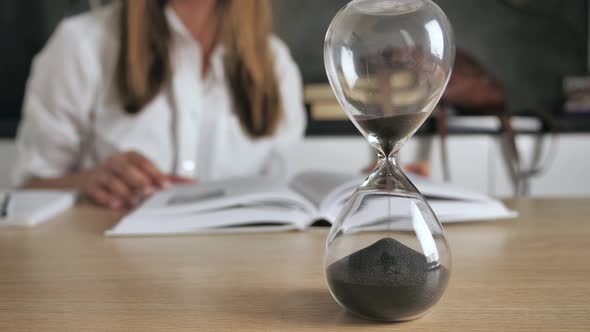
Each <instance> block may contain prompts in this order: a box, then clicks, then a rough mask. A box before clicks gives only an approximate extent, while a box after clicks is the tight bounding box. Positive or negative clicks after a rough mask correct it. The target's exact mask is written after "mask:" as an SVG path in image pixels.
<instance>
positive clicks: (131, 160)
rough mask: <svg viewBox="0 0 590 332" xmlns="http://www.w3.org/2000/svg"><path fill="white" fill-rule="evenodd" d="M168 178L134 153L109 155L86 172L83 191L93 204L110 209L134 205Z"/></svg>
mask: <svg viewBox="0 0 590 332" xmlns="http://www.w3.org/2000/svg"><path fill="white" fill-rule="evenodd" d="M170 182H171V180H169V179H168V177H167V176H165V175H164V174H162V172H160V170H159V169H158V168H157V167H156V166H155V165H154V164H153V163H152V162H151V161H149V160H148V159H147V158H145V157H143V156H142V155H141V154H139V153H137V152H126V153H120V154H117V155H114V156H111V157H110V158H109V159H107V160H106V161H104V162H103V163H102V164H101V165H100V166H98V167H97V168H95V169H94V170H93V171H91V172H90V176H89V181H88V182H87V184H86V185H85V188H84V189H83V191H84V193H85V194H86V195H87V196H88V197H89V198H90V199H91V200H92V201H94V202H95V203H96V204H98V205H101V206H104V207H108V208H110V209H113V210H123V209H129V208H133V207H136V206H137V205H139V204H140V203H141V202H143V201H144V200H145V199H146V198H148V197H150V196H151V195H153V194H154V193H155V191H156V190H157V189H162V188H164V187H166V184H168V185H170Z"/></svg>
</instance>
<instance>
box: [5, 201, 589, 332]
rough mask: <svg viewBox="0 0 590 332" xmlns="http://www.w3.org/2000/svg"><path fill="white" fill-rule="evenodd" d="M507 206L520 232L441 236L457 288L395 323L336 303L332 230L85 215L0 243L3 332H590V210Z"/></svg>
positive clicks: (581, 204)
mask: <svg viewBox="0 0 590 332" xmlns="http://www.w3.org/2000/svg"><path fill="white" fill-rule="evenodd" d="M511 205H512V206H513V207H515V208H517V209H518V210H519V211H520V212H521V214H522V215H521V217H520V218H519V219H518V220H511V221H499V222H491V223H478V224H472V225H453V226H449V227H447V233H448V234H449V239H450V243H451V245H452V249H453V255H454V266H453V275H452V279H451V284H450V286H449V289H448V290H447V292H446V294H445V296H444V297H443V299H442V300H441V302H440V303H439V304H438V305H437V306H436V307H435V309H434V310H433V311H432V312H431V313H429V314H428V315H426V316H424V317H423V318H421V319H418V320H415V321H412V322H407V323H401V324H378V323H372V322H367V321H363V320H360V319H357V318H355V317H353V316H351V315H349V314H346V313H345V312H344V311H343V310H341V309H340V308H339V307H338V305H337V304H336V303H335V302H334V301H333V300H332V298H331V296H330V294H329V293H328V290H327V288H326V284H325V281H324V277H323V270H322V254H323V248H324V238H325V236H326V231H325V230H312V231H308V232H302V233H296V232H292V233H282V234H250V235H219V236H185V237H164V238H105V237H102V236H101V233H102V231H103V230H105V229H107V228H108V227H110V226H111V225H112V224H113V223H114V222H115V221H116V220H117V218H118V216H117V215H116V214H114V213H110V212H106V211H102V210H99V209H96V208H93V207H88V206H81V207H78V208H76V209H74V210H72V211H70V212H67V213H66V214H64V215H63V216H61V217H59V218H57V220H55V221H53V222H50V223H48V224H45V225H42V226H40V227H38V228H35V229H31V230H1V231H0V330H1V331H12V330H32V331H48V330H55V331H65V330H83V329H84V330H89V329H90V330H93V329H103V330H107V331H112V330H116V329H126V328H130V329H133V330H138V331H146V330H152V329H154V330H172V331H178V330H183V329H186V330H240V331H243V330H252V331H260V330H281V331H291V330H293V331H295V330H297V331H299V330H318V331H320V330H321V331H342V330H376V331H377V330H384V331H385V330H387V331H444V330H446V331H496V332H499V331H525V330H526V331H590V220H589V216H590V200H544V201H541V200H535V201H527V200H523V201H516V202H512V203H511Z"/></svg>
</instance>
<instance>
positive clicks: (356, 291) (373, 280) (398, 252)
mask: <svg viewBox="0 0 590 332" xmlns="http://www.w3.org/2000/svg"><path fill="white" fill-rule="evenodd" d="M327 278H328V283H329V284H330V288H331V289H332V293H333V294H334V295H335V296H336V298H337V299H338V301H339V302H340V303H341V304H343V305H344V306H345V307H347V308H348V309H349V310H350V311H352V312H353V313H355V314H357V315H359V316H362V317H365V318H370V319H376V320H385V321H400V320H408V319H413V318H416V317H417V316H419V315H421V314H423V313H424V312H425V311H426V310H427V309H428V308H430V307H431V306H433V305H434V304H435V303H436V302H437V301H438V300H439V299H440V297H441V296H442V294H443V292H444V290H445V288H446V286H447V283H448V280H449V271H448V270H447V269H446V268H445V267H443V266H441V265H436V266H430V265H429V264H427V262H426V257H425V256H424V255H423V254H421V253H419V252H417V251H415V250H413V249H411V248H409V247H407V246H405V245H403V244H402V243H400V242H398V241H396V240H394V239H389V238H385V239H382V240H379V241H377V242H376V243H374V244H373V245H371V246H369V247H366V248H364V249H361V250H359V251H357V252H355V253H353V254H351V255H349V256H346V257H344V258H342V259H340V260H338V261H336V262H334V263H332V264H330V266H329V267H328V270H327Z"/></svg>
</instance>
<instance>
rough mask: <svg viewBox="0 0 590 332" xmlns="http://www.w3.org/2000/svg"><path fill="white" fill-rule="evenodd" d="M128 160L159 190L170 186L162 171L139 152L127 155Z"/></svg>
mask: <svg viewBox="0 0 590 332" xmlns="http://www.w3.org/2000/svg"><path fill="white" fill-rule="evenodd" d="M127 158H128V160H129V161H130V162H131V163H132V164H133V165H135V167H137V168H138V169H139V170H140V171H141V172H143V173H144V174H145V175H146V176H147V177H148V179H149V181H150V182H151V184H152V185H153V186H155V187H157V188H160V189H162V188H165V187H169V186H170V181H169V180H168V179H167V177H166V176H165V175H164V174H163V173H162V172H160V170H159V169H158V168H157V167H156V166H155V165H154V163H152V162H151V161H150V160H149V159H147V158H146V157H144V156H143V155H141V154H140V153H138V152H135V151H131V152H128V153H127Z"/></svg>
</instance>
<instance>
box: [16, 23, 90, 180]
mask: <svg viewBox="0 0 590 332" xmlns="http://www.w3.org/2000/svg"><path fill="white" fill-rule="evenodd" d="M79 23H80V22H76V21H71V20H65V21H63V22H62V23H60V25H59V26H58V28H57V29H56V31H55V33H54V34H53V35H52V37H51V38H50V40H49V41H48V43H47V44H46V46H45V47H44V49H43V50H42V51H41V53H39V54H38V55H37V56H36V57H35V59H34V60H33V65H32V67H31V73H30V76H29V80H28V82H27V88H26V92H25V98H24V102H23V110H22V120H21V123H20V125H19V129H18V133H17V138H16V145H17V153H18V157H17V160H16V165H15V167H14V171H13V184H14V185H15V186H20V185H23V184H24V183H25V182H26V181H27V180H28V179H30V178H32V177H41V178H55V177H60V176H63V175H66V174H68V173H70V172H72V171H75V170H76V168H77V167H78V164H79V159H80V154H81V147H82V142H83V140H84V138H85V135H87V132H88V123H89V121H88V118H89V114H90V109H91V107H92V104H93V102H94V99H95V96H94V95H95V90H96V82H97V80H98V72H99V67H98V61H97V58H98V55H97V54H95V53H96V52H93V50H92V48H91V47H87V46H89V44H90V43H88V38H89V37H88V36H84V35H83V33H84V30H85V29H84V27H82V26H80V24H79Z"/></svg>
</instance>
